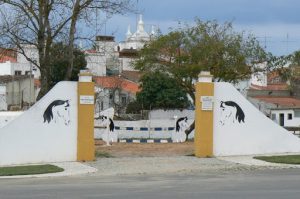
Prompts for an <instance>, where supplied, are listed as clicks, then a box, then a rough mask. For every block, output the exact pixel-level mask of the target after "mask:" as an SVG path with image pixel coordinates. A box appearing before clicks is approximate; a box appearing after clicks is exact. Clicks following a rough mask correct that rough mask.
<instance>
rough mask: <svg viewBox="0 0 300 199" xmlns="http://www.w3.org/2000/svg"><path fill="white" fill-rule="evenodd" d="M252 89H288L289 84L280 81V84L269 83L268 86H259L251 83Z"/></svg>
mask: <svg viewBox="0 0 300 199" xmlns="http://www.w3.org/2000/svg"><path fill="white" fill-rule="evenodd" d="M250 89H254V90H280V91H282V90H288V85H287V84H286V83H280V84H269V85H267V86H258V85H254V84H251V86H250Z"/></svg>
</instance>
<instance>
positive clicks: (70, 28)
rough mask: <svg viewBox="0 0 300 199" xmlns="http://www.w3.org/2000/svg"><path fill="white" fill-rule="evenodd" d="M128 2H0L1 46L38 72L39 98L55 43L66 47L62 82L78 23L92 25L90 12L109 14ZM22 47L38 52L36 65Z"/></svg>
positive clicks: (46, 82) (70, 66) (47, 83)
mask: <svg viewBox="0 0 300 199" xmlns="http://www.w3.org/2000/svg"><path fill="white" fill-rule="evenodd" d="M129 1H130V0H69V1H66V0H0V13H1V19H0V21H1V22H0V23H1V25H0V30H1V32H0V40H1V41H0V42H1V45H0V47H2V48H14V49H16V51H19V53H21V54H23V55H24V56H25V57H26V59H27V60H28V61H30V62H31V63H32V64H33V65H35V66H36V67H37V68H39V70H40V72H41V90H40V93H39V96H38V99H39V98H41V97H42V96H43V95H44V94H46V93H47V91H48V90H49V89H50V88H51V85H52V83H51V66H50V61H51V59H50V51H51V46H52V45H53V43H54V41H56V42H57V41H64V42H66V43H67V44H68V48H67V52H68V62H69V63H68V68H67V73H66V74H65V79H66V80H68V79H70V78H71V74H72V71H73V50H74V42H75V40H76V37H78V36H79V35H76V33H77V31H76V28H77V26H78V23H79V22H84V21H85V22H86V23H82V24H87V23H92V21H93V17H95V14H93V11H95V10H97V9H98V10H101V11H103V12H106V13H109V14H115V13H121V12H123V11H125V10H128V8H129V7H130V4H129V3H128V2H129ZM24 45H25V46H26V45H31V46H34V47H35V48H36V49H37V50H38V54H39V60H38V62H36V61H35V60H32V58H31V57H30V56H29V55H27V54H26V53H25V50H24Z"/></svg>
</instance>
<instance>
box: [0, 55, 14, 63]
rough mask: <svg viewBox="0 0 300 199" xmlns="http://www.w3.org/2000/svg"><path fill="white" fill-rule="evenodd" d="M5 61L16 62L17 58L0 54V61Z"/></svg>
mask: <svg viewBox="0 0 300 199" xmlns="http://www.w3.org/2000/svg"><path fill="white" fill-rule="evenodd" d="M7 61H10V62H13V63H16V62H17V59H16V58H15V57H10V56H6V55H3V56H0V63H5V62H7Z"/></svg>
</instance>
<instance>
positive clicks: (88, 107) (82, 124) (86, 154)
mask: <svg viewBox="0 0 300 199" xmlns="http://www.w3.org/2000/svg"><path fill="white" fill-rule="evenodd" d="M94 159H95V141H94V82H92V74H91V73H89V72H88V71H80V74H79V81H78V134H77V161H91V160H94Z"/></svg>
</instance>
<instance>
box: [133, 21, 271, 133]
mask: <svg viewBox="0 0 300 199" xmlns="http://www.w3.org/2000/svg"><path fill="white" fill-rule="evenodd" d="M265 59H266V54H265V52H264V50H263V49H262V48H261V47H260V45H259V42H258V41H257V40H256V38H255V37H254V36H253V35H247V34H245V33H244V32H242V33H238V32H235V31H234V30H233V27H232V24H231V23H224V24H218V23H217V22H216V21H206V22H205V21H201V20H199V19H196V23H195V26H192V27H190V26H186V27H184V28H179V29H177V30H172V31H171V32H170V33H168V34H167V35H161V36H159V37H158V38H157V39H156V40H154V41H152V42H150V43H149V44H147V45H146V46H145V48H144V49H142V50H141V51H140V52H139V59H138V60H137V61H136V62H135V68H136V69H138V70H141V71H143V72H144V73H152V72H153V71H159V72H161V73H163V74H165V75H166V76H170V77H172V78H173V79H175V80H176V82H177V84H179V85H180V86H181V87H182V89H184V91H185V92H186V93H188V94H189V95H190V96H191V98H192V99H193V100H195V94H194V92H195V88H194V82H195V80H196V79H197V77H198V74H199V73H200V72H201V71H210V72H211V74H212V75H213V76H214V78H215V81H227V82H236V81H239V80H242V79H246V78H249V77H250V75H251V74H252V73H253V72H255V71H256V68H255V63H260V62H263V61H265ZM193 129H194V123H193V124H192V125H191V127H190V128H189V129H188V130H187V131H186V133H187V134H189V133H190V132H191V131H192V130H193Z"/></svg>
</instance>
